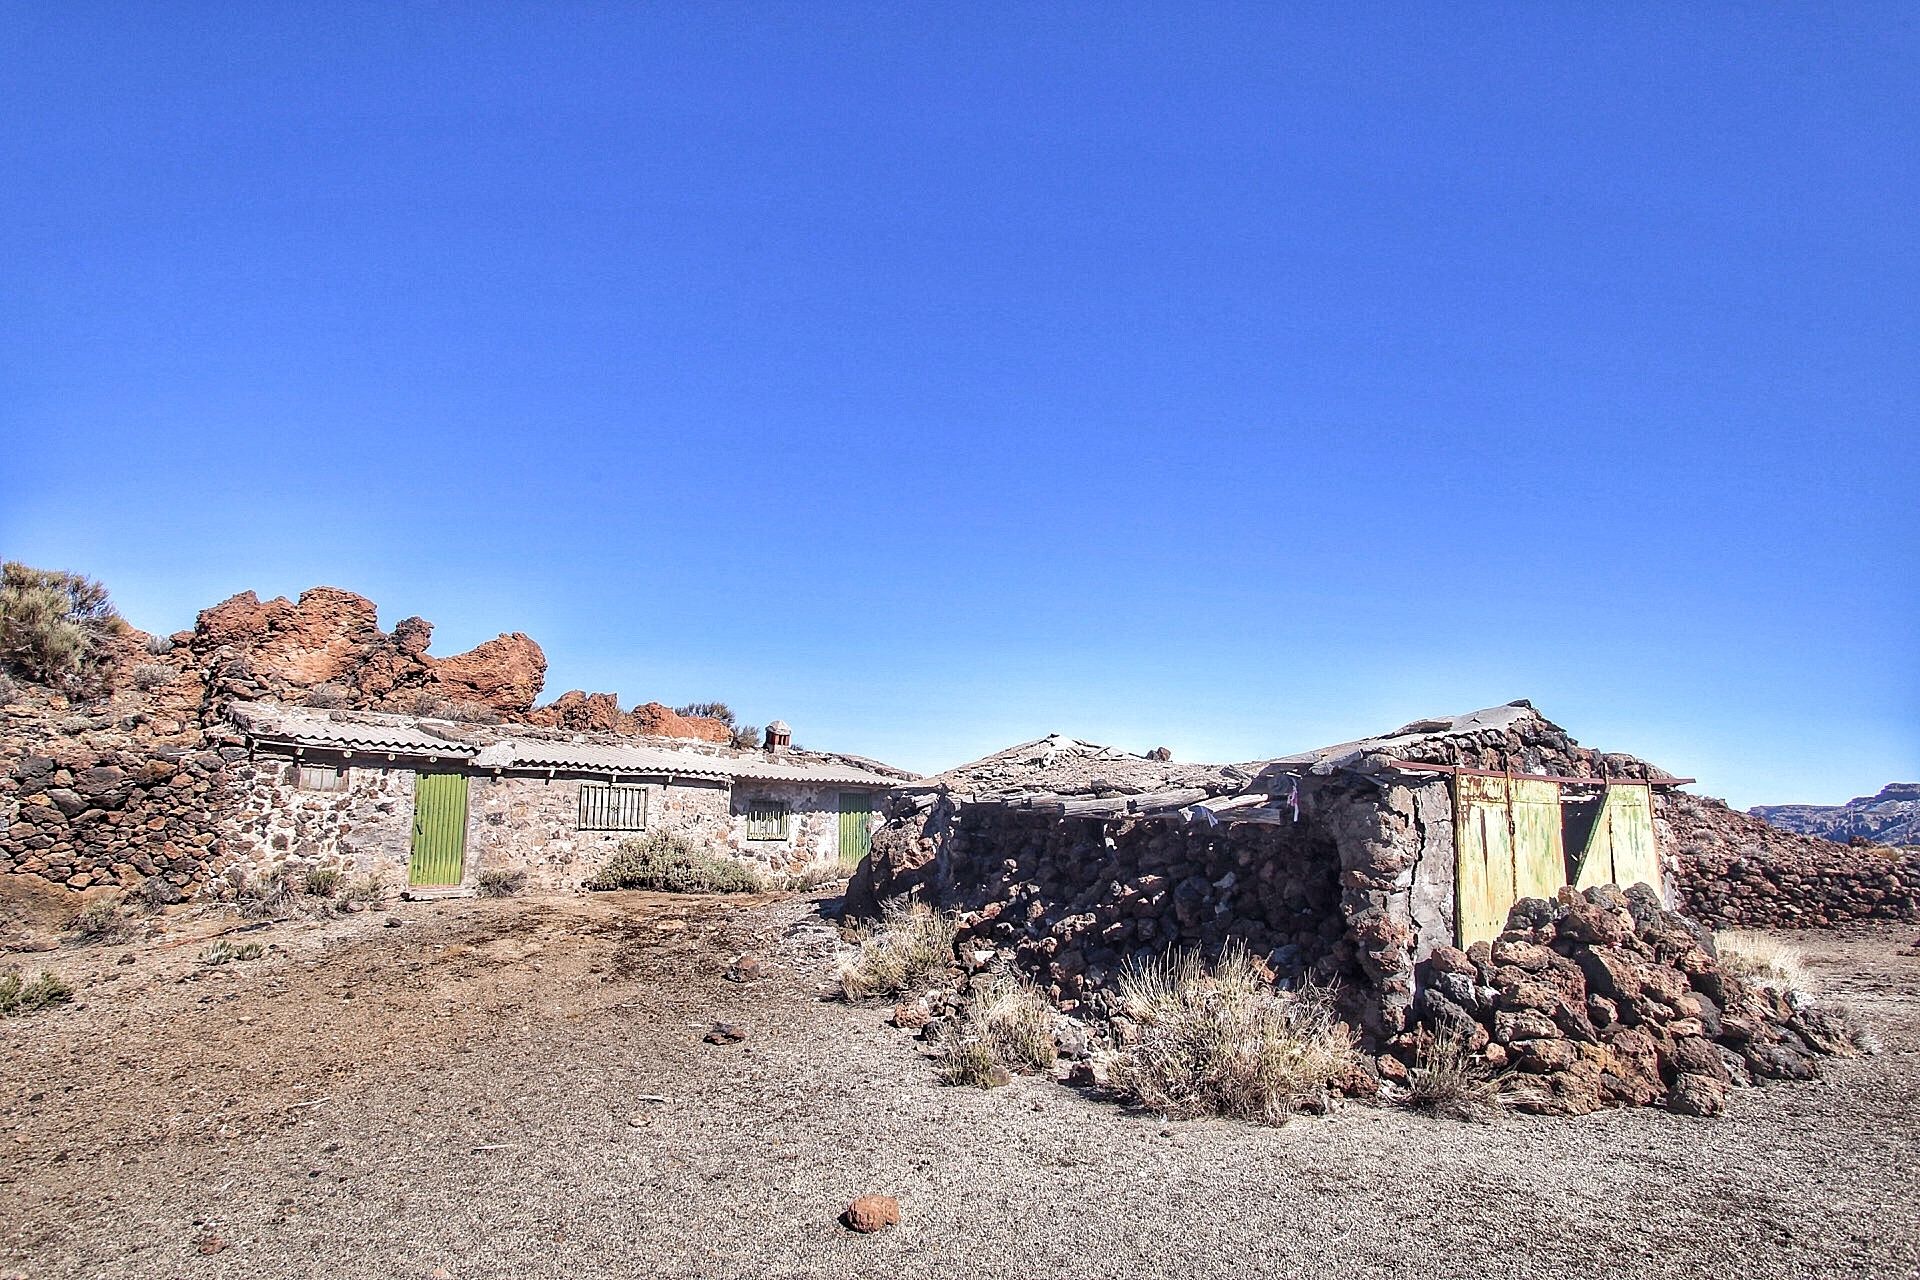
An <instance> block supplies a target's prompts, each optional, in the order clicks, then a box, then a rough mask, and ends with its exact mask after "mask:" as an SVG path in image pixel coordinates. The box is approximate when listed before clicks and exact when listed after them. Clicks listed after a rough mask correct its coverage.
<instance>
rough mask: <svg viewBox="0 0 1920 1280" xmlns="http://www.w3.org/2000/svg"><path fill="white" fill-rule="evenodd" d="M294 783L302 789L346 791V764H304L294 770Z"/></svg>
mask: <svg viewBox="0 0 1920 1280" xmlns="http://www.w3.org/2000/svg"><path fill="white" fill-rule="evenodd" d="M293 782H294V785H295V786H296V787H298V788H300V790H302V791H345V790H346V789H347V770H346V766H345V765H337V764H302V765H300V766H298V768H297V769H296V770H295V772H294V780H293Z"/></svg>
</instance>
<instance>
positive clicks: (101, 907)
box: [67, 893, 133, 942]
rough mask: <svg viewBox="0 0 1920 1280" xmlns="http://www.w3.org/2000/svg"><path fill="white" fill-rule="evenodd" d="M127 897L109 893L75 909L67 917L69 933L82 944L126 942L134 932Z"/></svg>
mask: <svg viewBox="0 0 1920 1280" xmlns="http://www.w3.org/2000/svg"><path fill="white" fill-rule="evenodd" d="M126 901H127V900H126V897H125V896H124V895H122V894H119V893H109V894H106V895H104V896H102V897H98V898H95V899H94V900H93V901H92V902H89V903H85V904H84V905H82V906H80V907H77V908H75V910H74V911H73V913H72V914H71V915H69V916H68V917H67V932H68V933H70V934H72V935H73V936H74V938H75V939H76V940H78V941H80V942H124V941H126V939H127V937H128V935H130V934H131V933H132V932H133V924H132V922H131V921H129V920H128V919H127V915H126V911H125V907H126Z"/></svg>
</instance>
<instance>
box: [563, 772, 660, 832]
mask: <svg viewBox="0 0 1920 1280" xmlns="http://www.w3.org/2000/svg"><path fill="white" fill-rule="evenodd" d="M579 829H580V830H582V831H645V830H646V829H647V789H646V788H645V787H636V786H628V785H625V784H622V783H614V782H583V783H581V784H580V823H579Z"/></svg>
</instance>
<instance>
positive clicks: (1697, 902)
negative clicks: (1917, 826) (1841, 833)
mask: <svg viewBox="0 0 1920 1280" xmlns="http://www.w3.org/2000/svg"><path fill="white" fill-rule="evenodd" d="M1660 816H1661V818H1662V820H1663V821H1664V822H1665V823H1666V825H1667V828H1668V830H1669V831H1670V832H1671V833H1672V839H1671V844H1672V847H1673V848H1674V849H1675V851H1676V857H1675V859H1674V863H1673V868H1672V869H1673V874H1674V889H1675V892H1676V893H1677V895H1678V898H1679V901H1680V904H1681V907H1682V909H1683V910H1685V911H1686V913H1687V914H1688V915H1690V916H1692V917H1693V918H1694V919H1696V920H1701V921H1704V922H1706V923H1707V924H1711V925H1714V926H1715V927H1728V926H1734V927H1747V928H1766V929H1805V928H1814V927H1818V926H1821V925H1830V924H1841V923H1844V922H1846V921H1849V920H1915V919H1920V849H1895V848H1890V847H1888V846H1886V845H1873V844H1861V845H1848V844H1837V843H1835V842H1833V841H1831V840H1822V839H1820V838H1819V837H1817V836H1803V835H1798V834H1795V833H1793V832H1790V831H1783V830H1781V829H1780V828H1778V827H1774V826H1771V825H1769V824H1768V823H1766V822H1764V821H1762V820H1761V819H1759V818H1756V817H1754V816H1752V815H1751V814H1745V813H1741V812H1739V811H1738V810H1736V809H1730V808H1728V807H1727V806H1726V805H1725V804H1724V803H1723V802H1721V801H1719V800H1714V799H1709V798H1706V797H1702V796H1693V795H1687V794H1686V793H1684V792H1675V793H1672V794H1670V795H1667V796H1663V797H1662V798H1661V807H1660Z"/></svg>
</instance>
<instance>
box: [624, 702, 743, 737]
mask: <svg viewBox="0 0 1920 1280" xmlns="http://www.w3.org/2000/svg"><path fill="white" fill-rule="evenodd" d="M629 717H630V718H631V719H632V721H633V732H635V733H651V734H658V735H660V736H661V737H665V738H697V739H699V740H700V741H702V742H731V741H733V729H732V728H731V727H730V726H729V725H728V724H727V723H726V722H725V721H724V720H715V719H713V718H712V717H711V716H683V715H681V714H680V713H679V712H678V711H675V710H674V709H673V708H672V707H668V706H663V705H661V704H660V703H658V702H646V703H642V704H641V705H640V706H637V707H635V708H634V709H633V710H632V711H631V712H630V713H629Z"/></svg>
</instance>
